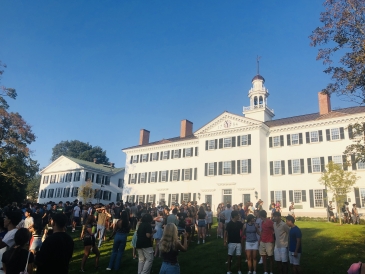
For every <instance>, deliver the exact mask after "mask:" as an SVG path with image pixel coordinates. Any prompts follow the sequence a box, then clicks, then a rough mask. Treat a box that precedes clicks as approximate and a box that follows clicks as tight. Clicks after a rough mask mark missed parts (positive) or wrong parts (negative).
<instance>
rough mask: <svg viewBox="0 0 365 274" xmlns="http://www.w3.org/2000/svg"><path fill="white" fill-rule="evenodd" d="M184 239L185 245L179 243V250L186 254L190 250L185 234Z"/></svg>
mask: <svg viewBox="0 0 365 274" xmlns="http://www.w3.org/2000/svg"><path fill="white" fill-rule="evenodd" d="M182 235H183V238H184V245H182V244H181V243H180V242H178V243H177V250H180V251H182V252H186V251H187V250H188V240H187V239H186V235H185V233H183V234H182Z"/></svg>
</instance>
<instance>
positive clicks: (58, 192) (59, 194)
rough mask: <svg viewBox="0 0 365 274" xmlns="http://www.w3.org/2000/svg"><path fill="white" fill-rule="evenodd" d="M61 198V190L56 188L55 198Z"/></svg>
mask: <svg viewBox="0 0 365 274" xmlns="http://www.w3.org/2000/svg"><path fill="white" fill-rule="evenodd" d="M61 196H62V188H56V194H55V198H60V197H61Z"/></svg>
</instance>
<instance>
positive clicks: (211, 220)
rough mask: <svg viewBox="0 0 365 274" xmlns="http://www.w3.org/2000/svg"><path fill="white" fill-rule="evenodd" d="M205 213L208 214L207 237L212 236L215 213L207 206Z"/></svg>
mask: <svg viewBox="0 0 365 274" xmlns="http://www.w3.org/2000/svg"><path fill="white" fill-rule="evenodd" d="M205 213H207V227H206V232H207V236H211V235H210V230H211V228H212V224H213V211H212V210H211V209H210V206H207V210H206V211H205Z"/></svg>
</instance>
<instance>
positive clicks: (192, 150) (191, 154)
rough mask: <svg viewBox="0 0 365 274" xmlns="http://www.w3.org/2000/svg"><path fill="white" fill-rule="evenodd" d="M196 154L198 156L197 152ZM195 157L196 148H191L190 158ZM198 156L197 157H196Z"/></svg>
mask: <svg viewBox="0 0 365 274" xmlns="http://www.w3.org/2000/svg"><path fill="white" fill-rule="evenodd" d="M195 154H196V151H195ZM193 156H194V148H193V147H191V148H190V157H193ZM195 156H196V155H195Z"/></svg>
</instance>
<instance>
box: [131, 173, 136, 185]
mask: <svg viewBox="0 0 365 274" xmlns="http://www.w3.org/2000/svg"><path fill="white" fill-rule="evenodd" d="M135 183H136V174H131V184H135Z"/></svg>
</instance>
